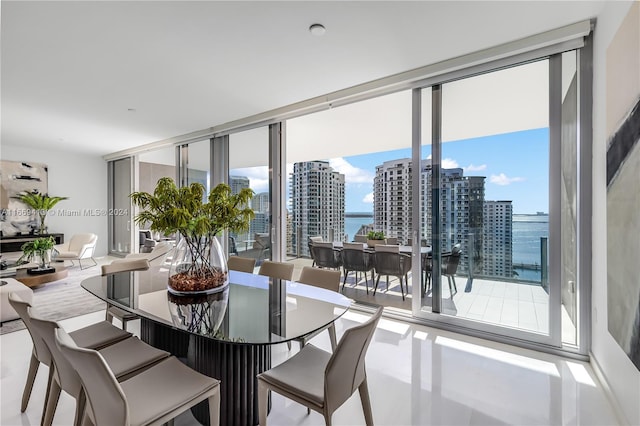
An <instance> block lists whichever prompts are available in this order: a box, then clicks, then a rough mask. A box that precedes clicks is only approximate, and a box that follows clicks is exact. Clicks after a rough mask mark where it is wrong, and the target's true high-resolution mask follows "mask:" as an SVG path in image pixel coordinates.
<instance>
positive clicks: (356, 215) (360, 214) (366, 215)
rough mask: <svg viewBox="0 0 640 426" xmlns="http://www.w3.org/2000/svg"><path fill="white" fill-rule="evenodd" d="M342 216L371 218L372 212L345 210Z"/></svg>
mask: <svg viewBox="0 0 640 426" xmlns="http://www.w3.org/2000/svg"><path fill="white" fill-rule="evenodd" d="M344 217H370V218H372V219H373V213H367V212H348V213H347V212H345V214H344Z"/></svg>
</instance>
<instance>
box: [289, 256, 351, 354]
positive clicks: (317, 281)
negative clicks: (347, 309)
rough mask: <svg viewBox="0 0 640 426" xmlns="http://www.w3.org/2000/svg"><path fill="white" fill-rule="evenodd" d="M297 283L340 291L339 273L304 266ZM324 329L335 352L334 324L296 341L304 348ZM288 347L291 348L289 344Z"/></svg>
mask: <svg viewBox="0 0 640 426" xmlns="http://www.w3.org/2000/svg"><path fill="white" fill-rule="evenodd" d="M298 282H300V283H302V284H309V285H312V286H315V287H320V288H324V289H327V290H331V291H335V292H336V293H337V292H339V291H340V271H332V270H330V269H320V268H312V267H311V266H305V267H303V268H302V271H301V272H300V278H298ZM325 329H326V330H327V331H328V332H329V339H330V341H331V350H335V349H336V346H337V340H336V327H335V325H334V323H331V324H330V325H329V326H327V327H325V328H323V329H320V330H316V331H315V332H313V333H310V334H307V335H306V336H304V337H302V338H300V339H297V341H298V342H299V343H300V346H304V345H306V344H307V342H308V341H309V340H310V339H312V338H313V337H315V336H317V335H318V334H320V333H321V332H323V331H324V330H325ZM289 347H291V345H290V344H289Z"/></svg>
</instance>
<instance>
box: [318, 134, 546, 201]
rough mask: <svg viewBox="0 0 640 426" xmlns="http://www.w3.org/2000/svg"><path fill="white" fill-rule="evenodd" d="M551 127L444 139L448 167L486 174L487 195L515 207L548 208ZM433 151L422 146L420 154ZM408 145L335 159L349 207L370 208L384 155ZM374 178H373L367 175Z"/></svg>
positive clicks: (397, 154) (393, 155) (395, 154)
mask: <svg viewBox="0 0 640 426" xmlns="http://www.w3.org/2000/svg"><path fill="white" fill-rule="evenodd" d="M548 140H549V130H548V129H546V128H545V129H535V130H526V131H521V132H514V133H506V134H501V135H494V136H486V137H481V138H474V139H465V140H461V141H454V142H447V143H444V144H442V158H443V166H444V167H448V168H450V167H462V168H463V169H464V174H465V175H466V176H485V177H486V178H487V179H486V181H485V200H511V201H512V202H513V211H514V213H536V212H538V211H543V212H545V213H546V212H548V211H549V197H548V193H549V178H548V177H549V171H548V170H549V167H548V165H549V142H548ZM430 154H431V146H430V145H425V146H423V153H422V157H423V158H426V157H428V156H429V155H430ZM409 157H411V150H410V149H401V150H395V151H387V152H380V153H375V154H366V155H358V156H352V157H344V158H341V159H333V160H331V163H332V165H333V166H334V168H336V169H337V170H339V171H340V172H342V173H345V175H346V181H347V185H346V190H345V194H346V195H345V197H346V200H345V203H346V208H345V210H346V211H347V212H353V211H372V210H373V207H372V206H373V204H372V200H371V198H372V197H371V195H370V194H371V193H372V188H373V186H372V177H373V175H374V174H375V167H376V166H377V165H379V164H382V163H383V162H385V161H388V160H393V159H398V158H409ZM369 179H371V180H369Z"/></svg>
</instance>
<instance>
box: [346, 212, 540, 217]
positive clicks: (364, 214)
mask: <svg viewBox="0 0 640 426" xmlns="http://www.w3.org/2000/svg"><path fill="white" fill-rule="evenodd" d="M513 215H514V216H538V217H539V216H549V214H548V213H540V212H538V213H514V214H513ZM344 217H370V218H373V213H367V212H345V214H344Z"/></svg>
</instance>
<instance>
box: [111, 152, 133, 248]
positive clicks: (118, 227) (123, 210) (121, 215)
mask: <svg viewBox="0 0 640 426" xmlns="http://www.w3.org/2000/svg"><path fill="white" fill-rule="evenodd" d="M108 170H109V184H110V191H109V212H110V213H111V214H109V216H108V217H109V254H113V255H116V256H124V255H126V254H128V253H131V252H133V251H134V250H131V249H132V247H131V245H132V238H131V229H132V226H131V219H132V215H133V213H132V206H131V201H130V200H129V194H131V190H132V173H133V158H132V157H126V158H122V159H120V160H115V161H110V162H109V167H108Z"/></svg>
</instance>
